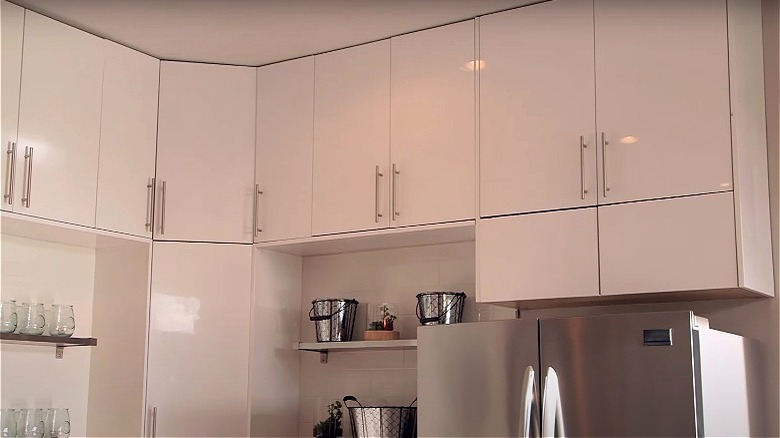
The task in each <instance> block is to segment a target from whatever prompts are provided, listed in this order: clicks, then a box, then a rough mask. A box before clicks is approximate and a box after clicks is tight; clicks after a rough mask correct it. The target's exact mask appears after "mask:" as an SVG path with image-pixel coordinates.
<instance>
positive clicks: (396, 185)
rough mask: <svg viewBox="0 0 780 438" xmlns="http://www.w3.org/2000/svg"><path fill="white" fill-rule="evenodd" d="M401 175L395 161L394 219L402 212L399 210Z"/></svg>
mask: <svg viewBox="0 0 780 438" xmlns="http://www.w3.org/2000/svg"><path fill="white" fill-rule="evenodd" d="M400 177H401V172H400V171H399V170H398V168H397V166H396V164H395V163H393V220H396V218H398V216H399V215H400V214H401V213H400V212H399V211H398V178H400Z"/></svg>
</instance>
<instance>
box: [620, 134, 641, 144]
mask: <svg viewBox="0 0 780 438" xmlns="http://www.w3.org/2000/svg"><path fill="white" fill-rule="evenodd" d="M638 141H639V139H638V138H636V137H634V136H633V135H627V136H625V137H623V138H621V139H620V142H621V143H624V144H634V143H636V142H638Z"/></svg>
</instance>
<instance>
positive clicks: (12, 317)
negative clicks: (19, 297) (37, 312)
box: [0, 300, 19, 333]
mask: <svg viewBox="0 0 780 438" xmlns="http://www.w3.org/2000/svg"><path fill="white" fill-rule="evenodd" d="M18 322H19V319H18V315H17V314H16V301H14V300H3V302H2V303H0V333H13V332H14V331H16V326H17V323H18Z"/></svg>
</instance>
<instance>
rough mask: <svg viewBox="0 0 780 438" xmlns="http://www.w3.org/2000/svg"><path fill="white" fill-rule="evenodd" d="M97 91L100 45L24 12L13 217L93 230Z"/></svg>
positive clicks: (91, 37) (100, 76)
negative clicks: (33, 217)
mask: <svg viewBox="0 0 780 438" xmlns="http://www.w3.org/2000/svg"><path fill="white" fill-rule="evenodd" d="M102 84H103V40H102V39H100V38H98V37H96V36H94V35H90V34H88V33H86V32H83V31H80V30H78V29H75V28H73V27H70V26H66V25H64V24H62V23H59V22H57V21H54V20H52V19H49V18H46V17H44V16H42V15H39V14H36V13H34V12H31V11H27V12H26V14H25V23H24V49H23V63H22V87H21V98H20V104H19V140H18V142H17V157H16V190H15V198H16V199H15V200H14V204H15V210H16V211H18V212H21V213H24V214H29V215H33V216H39V217H44V218H49V219H56V220H60V221H63V222H70V223H75V224H79V225H89V226H94V225H95V198H96V191H97V173H98V149H99V144H100V105H101V95H102V88H103V86H102ZM3 93H5V90H3Z"/></svg>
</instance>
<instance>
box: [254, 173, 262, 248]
mask: <svg viewBox="0 0 780 438" xmlns="http://www.w3.org/2000/svg"><path fill="white" fill-rule="evenodd" d="M261 196H263V191H262V190H260V184H255V221H254V226H255V237H257V236H258V235H259V234H260V233H262V232H263V224H262V221H261V220H260V215H261V211H260V198H261Z"/></svg>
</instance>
